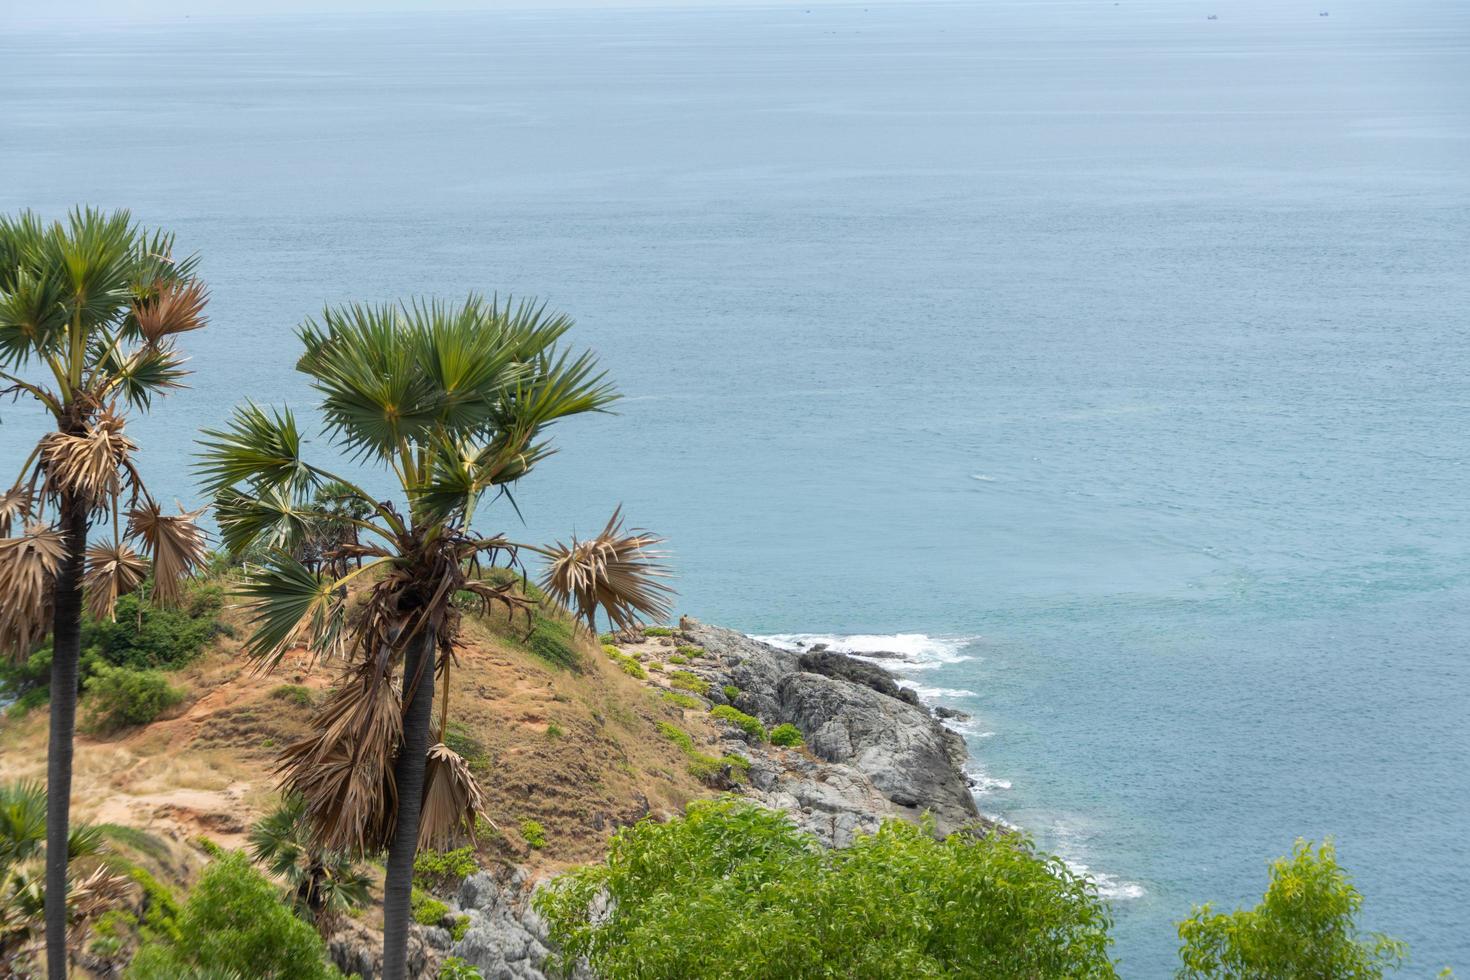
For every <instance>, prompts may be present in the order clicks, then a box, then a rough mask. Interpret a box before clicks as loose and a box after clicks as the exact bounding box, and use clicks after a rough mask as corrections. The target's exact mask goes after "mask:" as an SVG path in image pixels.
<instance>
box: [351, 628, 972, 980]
mask: <svg viewBox="0 0 1470 980" xmlns="http://www.w3.org/2000/svg"><path fill="white" fill-rule="evenodd" d="M650 644H651V645H654V646H660V645H662V646H674V645H678V644H689V645H694V646H698V647H702V648H703V650H704V655H703V656H700V657H699V658H698V659H697V660H694V661H693V662H691V663H690V664H689V665H688V667H687V669H688V670H689V671H690V672H691V673H693V674H695V675H696V676H697V677H699V678H700V679H702V680H704V681H706V682H708V684H709V691H708V693H707V694H706V695H705V697H706V699H707V700H709V701H710V702H711V703H712V704H715V705H719V704H731V705H732V706H734V707H735V708H738V709H739V710H740V711H743V712H745V713H747V714H750V715H754V716H756V717H757V718H759V719H760V720H761V721H762V722H763V723H764V724H765V725H767V726H768V727H769V726H774V725H778V724H783V723H790V724H793V725H795V726H796V727H797V728H799V729H800V730H801V731H802V733H803V735H804V736H805V740H806V751H797V750H788V749H781V748H776V747H773V746H771V745H769V744H767V743H764V742H761V741H759V740H756V739H752V738H751V737H750V736H748V735H747V734H746V733H745V732H743V731H741V730H740V729H739V728H738V727H735V726H733V725H726V724H721V725H720V728H721V740H720V746H719V747H720V750H721V751H722V752H728V753H738V754H740V755H742V756H744V757H746V758H748V759H749V760H750V762H751V765H750V771H749V774H748V776H745V777H741V778H738V779H737V778H736V776H735V774H733V773H732V774H730V775H731V781H730V784H729V789H730V791H732V792H735V793H739V794H741V795H744V796H747V797H750V798H751V799H754V800H757V801H759V802H761V803H763V804H765V805H766V806H770V807H773V808H776V809H781V810H784V811H786V812H787V813H788V814H789V815H790V816H791V818H792V820H793V821H794V822H795V823H796V824H797V825H798V826H799V827H801V828H802V829H804V830H806V831H808V832H810V833H812V834H813V835H815V836H816V837H817V838H818V839H819V840H821V841H822V842H823V843H825V844H826V845H828V846H830V847H842V846H845V845H847V844H849V843H851V841H852V839H853V837H854V836H855V835H857V834H859V833H868V832H872V831H874V830H876V829H877V828H878V826H879V824H881V823H882V821H883V820H885V819H888V818H890V817H900V818H903V819H907V820H918V819H920V818H921V817H922V816H923V815H924V814H926V813H927V814H929V815H930V816H931V817H932V818H933V820H934V822H935V825H936V827H937V829H938V830H939V831H940V832H941V833H950V832H953V831H955V830H957V829H959V828H960V827H963V826H966V825H972V824H975V823H977V822H981V821H982V818H981V816H980V814H979V812H978V810H977V809H976V806H975V800H974V797H973V796H972V795H971V792H970V786H969V780H968V778H967V776H966V775H965V771H964V764H965V761H966V758H967V749H966V747H965V742H964V739H963V738H962V737H961V736H960V735H959V733H957V732H955V731H952V730H951V729H949V728H947V727H946V726H945V725H944V724H943V720H944V718H945V717H946V716H945V715H944V714H941V713H940V712H931V710H930V709H929V708H928V707H926V706H925V705H924V704H923V703H922V702H920V701H919V699H918V697H917V695H915V694H914V692H913V691H911V690H909V689H907V688H904V687H900V686H899V685H898V683H897V680H896V678H895V677H894V676H893V675H892V674H891V673H889V672H888V671H886V670H884V669H883V668H881V667H879V666H876V665H874V664H871V663H868V662H866V661H865V660H859V659H857V658H854V657H850V656H847V655H846V654H841V653H834V652H831V651H828V650H825V649H822V648H820V647H813V648H811V649H807V650H803V651H799V652H793V651H789V650H782V649H778V648H777V647H774V646H771V645H769V644H766V643H762V642H760V641H758V640H754V639H751V638H750V637H748V636H746V635H745V634H743V633H738V632H736V631H734V630H729V629H723V628H721V627H717V626H707V625H705V624H703V623H699V622H697V621H695V620H692V619H687V618H686V619H684V620H681V622H680V624H679V629H678V631H677V633H676V634H675V635H674V636H654V637H644V636H637V637H624V638H619V644H618V645H619V647H620V648H621V649H623V650H625V651H627V652H628V653H629V654H631V655H635V656H636V654H637V652H638V651H639V649H640V647H646V646H647V645H650ZM727 689H738V693H737V694H735V696H734V698H733V700H732V699H731V698H728V697H727V696H726V693H725V692H726V690H727ZM952 714H953V713H950V715H952ZM536 884H537V882H536V881H534V880H532V879H531V877H530V876H529V875H528V874H527V872H526V869H524V868H521V867H518V866H514V865H506V866H502V867H501V868H499V869H497V870H495V871H493V872H492V871H482V872H479V873H477V874H475V875H472V876H471V877H470V878H468V879H466V880H465V881H464V882H463V883H462V884H461V886H460V888H459V890H458V892H457V893H456V894H455V895H453V896H450V897H449V904H450V913H451V915H455V916H458V915H467V916H468V917H469V928H468V929H467V930H466V931H465V932H464V934H463V936H462V938H461V939H459V940H458V941H455V940H454V939H453V937H452V936H451V934H450V932H449V931H448V930H447V929H442V928H437V927H429V928H424V927H420V926H415V927H414V935H413V936H412V938H411V941H410V964H409V965H410V970H411V971H413V972H414V973H416V974H418V975H424V976H433V975H434V972H435V971H436V970H437V964H438V963H439V962H442V960H443V959H444V958H445V957H448V956H455V957H458V958H459V959H461V960H464V961H465V962H466V963H468V964H469V965H470V966H473V967H475V968H477V969H478V970H479V971H480V973H481V975H482V976H484V977H485V978H486V980H506V978H517V980H540V978H543V977H545V974H544V973H543V972H542V969H541V967H542V964H543V963H544V962H545V960H546V959H547V957H548V956H549V955H550V949H549V947H548V940H547V935H546V928H545V924H544V923H543V922H542V921H541V919H540V917H539V916H537V915H536V913H535V912H534V911H532V910H531V908H530V896H531V894H532V892H533V891H534V888H535V886H536ZM329 947H330V949H331V952H332V956H333V959H334V960H335V961H336V962H337V965H338V966H339V967H340V968H342V969H343V970H344V971H346V972H349V973H351V972H356V973H358V974H359V975H361V976H362V977H363V978H364V980H375V978H376V977H377V976H378V975H379V973H380V969H379V966H380V964H379V962H378V961H377V956H378V953H379V947H378V944H377V942H376V937H375V936H374V935H372V934H371V933H370V932H369V930H367V929H366V928H365V927H362V926H360V925H359V924H357V923H351V922H349V923H348V924H347V925H346V926H345V928H344V930H343V931H340V932H338V933H337V934H335V935H333V936H332V937H331V939H330V940H329Z"/></svg>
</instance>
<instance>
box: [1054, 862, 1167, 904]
mask: <svg viewBox="0 0 1470 980" xmlns="http://www.w3.org/2000/svg"><path fill="white" fill-rule="evenodd" d="M1062 863H1063V864H1065V865H1066V866H1067V867H1068V868H1069V869H1071V871H1072V873H1073V874H1079V875H1086V876H1087V877H1089V878H1091V879H1092V881H1093V884H1095V885H1097V893H1098V895H1099V896H1101V897H1102V898H1109V899H1115V900H1122V901H1126V900H1129V899H1135V898H1142V897H1143V896H1144V895H1146V894H1148V892H1147V891H1145V890H1144V887H1143V886H1142V885H1140V884H1138V882H1136V881H1122V880H1120V879H1119V878H1116V877H1114V876H1113V875H1110V874H1108V873H1107V872H1105V871H1093V870H1092V869H1091V868H1089V867H1088V866H1087V865H1085V864H1083V863H1082V862H1081V861H1068V860H1067V859H1066V858H1062Z"/></svg>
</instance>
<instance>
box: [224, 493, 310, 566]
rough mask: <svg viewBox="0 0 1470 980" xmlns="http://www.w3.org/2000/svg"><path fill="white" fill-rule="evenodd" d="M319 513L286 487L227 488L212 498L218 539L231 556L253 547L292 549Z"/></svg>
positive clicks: (305, 535)
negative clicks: (259, 488)
mask: <svg viewBox="0 0 1470 980" xmlns="http://www.w3.org/2000/svg"><path fill="white" fill-rule="evenodd" d="M321 516H322V515H321V514H319V513H318V512H316V511H313V510H310V509H308V508H306V507H303V506H302V505H301V502H300V501H299V500H297V499H296V495H295V494H294V493H293V492H292V491H291V488H290V487H267V488H265V489H262V490H257V491H255V492H254V493H245V492H243V491H241V490H239V489H238V488H236V487H227V488H226V489H224V490H222V491H220V493H219V495H218V496H216V497H215V500H214V518H215V521H216V522H217V523H218V524H219V534H220V541H221V542H222V543H223V544H224V546H225V549H226V550H227V551H229V553H230V554H231V555H240V554H243V553H244V552H245V551H247V550H249V549H250V548H251V547H254V546H263V547H265V548H269V549H279V550H281V551H286V552H292V551H295V549H297V548H298V547H299V546H300V545H301V543H302V542H303V541H304V540H306V537H307V535H308V534H309V533H310V531H311V527H312V522H313V521H314V520H316V519H318V518H320V517H321Z"/></svg>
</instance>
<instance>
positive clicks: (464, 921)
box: [441, 915, 470, 976]
mask: <svg viewBox="0 0 1470 980" xmlns="http://www.w3.org/2000/svg"><path fill="white" fill-rule="evenodd" d="M469 931H470V917H469V916H467V915H456V916H455V917H454V924H453V925H451V926H450V927H449V938H450V939H453V940H454V941H455V942H459V941H460V940H461V939H463V938H464V934H465V933H467V932H469ZM441 976H442V974H441Z"/></svg>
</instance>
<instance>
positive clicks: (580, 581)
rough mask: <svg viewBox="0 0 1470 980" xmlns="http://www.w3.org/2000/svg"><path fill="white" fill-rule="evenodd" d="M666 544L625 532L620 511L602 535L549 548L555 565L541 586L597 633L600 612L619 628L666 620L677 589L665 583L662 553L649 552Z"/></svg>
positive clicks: (550, 567) (665, 575)
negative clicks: (641, 619)
mask: <svg viewBox="0 0 1470 980" xmlns="http://www.w3.org/2000/svg"><path fill="white" fill-rule="evenodd" d="M662 541H663V539H662V538H657V537H654V536H652V535H650V534H649V533H648V532H646V531H638V530H634V531H632V532H630V533H626V534H625V533H624V532H623V520H622V508H621V507H619V508H618V509H617V510H615V511H613V515H612V518H611V519H610V520H609V521H608V522H607V527H605V528H603V530H602V533H601V534H599V535H598V536H597V537H595V538H592V539H591V540H589V541H578V540H577V539H576V538H573V539H572V541H571V544H562V543H561V542H557V544H556V545H555V547H553V548H549V549H547V551H546V553H547V556H548V557H549V558H550V559H551V562H550V565H549V566H548V568H547V571H546V575H545V577H544V578H543V579H542V583H541V586H542V588H544V589H545V590H546V591H547V592H548V593H549V594H551V595H552V596H554V597H555V598H556V599H557V601H559V602H561V603H562V604H563V605H565V606H567V607H568V608H573V607H575V608H576V610H577V612H578V613H579V614H580V615H581V616H582V618H583V619H585V620H586V621H587V627H588V629H591V630H594V631H595V630H596V626H597V622H596V620H597V610H599V609H601V610H602V611H603V612H605V613H606V614H607V618H608V619H609V620H610V621H611V622H612V624H613V626H615V627H616V628H618V629H627V628H630V627H632V626H634V625H635V624H636V623H637V622H638V620H639V617H640V616H647V617H650V618H654V619H663V618H666V617H667V616H668V615H669V611H670V608H671V606H670V598H671V596H672V595H673V590H672V589H671V588H669V586H668V585H667V584H666V583H664V582H663V581H662V579H664V578H666V577H667V576H668V570H667V568H666V566H665V565H663V564H662V562H661V561H660V559H662V558H663V555H662V554H661V553H659V552H656V551H652V550H650V549H651V548H653V547H655V546H657V545H658V544H660V543H662Z"/></svg>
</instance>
